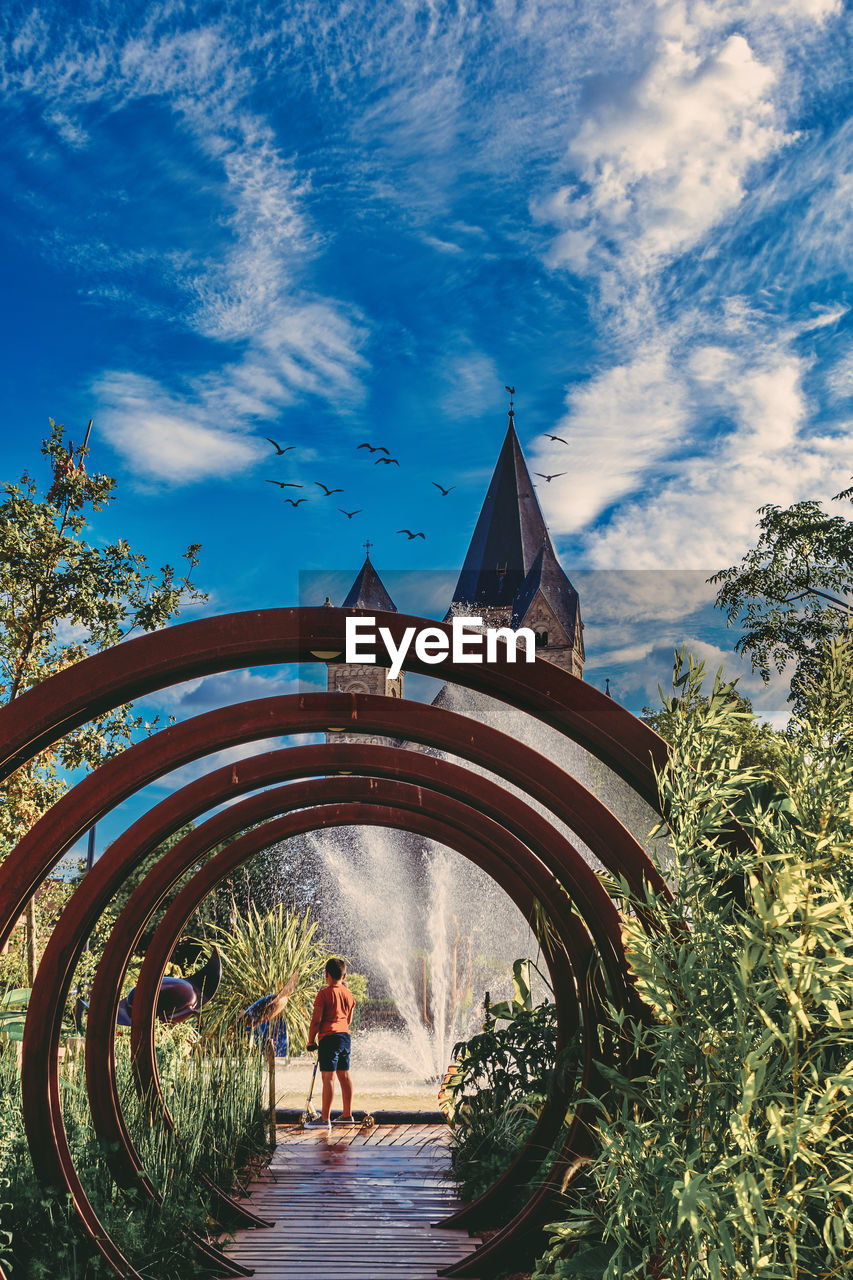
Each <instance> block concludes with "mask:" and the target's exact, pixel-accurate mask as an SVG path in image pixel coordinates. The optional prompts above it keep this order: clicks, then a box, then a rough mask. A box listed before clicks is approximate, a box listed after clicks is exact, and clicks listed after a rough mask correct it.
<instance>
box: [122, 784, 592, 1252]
mask: <svg viewBox="0 0 853 1280" xmlns="http://www.w3.org/2000/svg"><path fill="white" fill-rule="evenodd" d="M365 784H367V785H365ZM308 785H309V786H312V787H313V786H316V787H317V788H318V790H319V789H320V788H323V789H324V790H326V791H327V793H328V794H330V795H331V794H334V793H335V792H337V793H338V794H341V795H346V794H347V793H350V794H353V793H354V794H359V792H361V795H360V796H359V800H358V801H357V802H356V803H355V804H352V803H350V804H337V805H335V804H333V805H331V810H330V813H329V815H328V817H326V819H325V821H322V822H321V823H318V822H317V818H316V817H315V818H314V819H313V825H314V827H315V828H316V827H317V826H318V825H335V826H337V825H355V824H359V825H365V824H369V825H381V826H391V827H396V828H400V829H404V830H414V831H416V832H417V833H418V834H420V835H426V836H429V837H431V838H433V839H437V840H440V841H442V842H443V843H445V844H448V845H450V846H451V847H454V848H456V849H457V850H458V851H459V852H462V853H464V854H465V855H466V856H467V857H469V858H472V859H473V860H474V861H476V862H478V863H479V864H480V865H482V866H483V867H484V869H485V870H487V871H488V873H489V874H490V875H492V876H493V877H494V878H495V879H496V881H497V883H499V884H501V885H502V887H503V888H504V889H505V890H506V891H507V892H509V893H510V896H511V897H512V898H513V900H514V901H516V903H517V904H518V905H521V906H524V905H526V904H530V903H531V901H532V897H533V896H534V895H535V896H536V897H537V898H538V899H539V900H540V901H541V902H542V903H543V905H544V906H545V909H546V912H547V914H548V915H549V916H550V917H551V918H552V919H553V921H554V924H555V927H556V929H557V932H558V934H559V935H560V937H561V939H562V938H563V937H565V938H566V939H567V940H568V945H569V949H570V950H571V951H572V952H574V950H575V948H574V946H573V931H574V933H575V936H577V928H576V926H577V923H578V922H577V921H576V919H573V913H572V912H571V910H570V908H569V903H568V900H567V899H565V898H564V897H563V895H562V893H561V891H560V889H559V887H558V886H557V884H556V882H555V881H553V880H552V879H551V877H550V876H549V875H548V873H547V872H546V873H545V874H544V875H543V870H544V869H543V868H542V867H541V865H540V866H539V867H537V866H536V861H535V859H534V860H533V861H532V863H531V861H530V855H529V853H527V851H526V850H525V847H524V846H523V845H522V843H521V842H520V841H518V840H517V839H516V837H515V836H513V835H511V833H509V832H508V831H506V829H505V828H503V827H502V826H501V825H500V824H499V823H495V822H492V820H491V819H484V818H483V816H482V815H481V814H480V813H479V812H478V811H477V810H476V809H473V808H471V807H469V806H468V805H466V804H464V803H462V802H460V801H458V800H456V799H453V798H451V797H444V796H436V797H433V798H431V799H429V800H428V802H427V804H428V812H426V813H425V812H424V801H423V797H422V789H421V788H419V787H413V786H411V785H410V784H406V783H398V782H389V781H384V780H379V781H374V780H373V779H365V780H362V779H357V778H338V779H324V780H323V782H322V783H312V784H308ZM338 788H339V789H340V790H339V791H338ZM407 793H408V795H407ZM385 795H388V796H389V797H390V796H393V800H392V803H393V804H394V805H395V806H399V807H400V808H401V809H402V808H403V806H405V807H406V808H407V809H408V808H409V806H411V810H410V812H409V814H408V815H407V814H405V813H403V814H402V816H401V814H399V813H397V812H396V810H395V809H389V808H388V807H387V806H386V805H385V804H383V803H382V797H383V796H385ZM371 810H373V812H371ZM436 812H438V813H439V814H440V815H441V816H440V817H439V818H438V819H437V818H436V817H435V816H433V815H434V814H435V813H436ZM301 816H302V815H301V814H299V813H296V814H293V815H291V816H290V817H289V818H283V819H278V820H276V821H273V822H271V823H270V824H269V826H268V833H269V834H271V833H272V832H273V831H275V832H276V835H277V838H279V837H280V836H281V834H282V833H283V832H285V831H286V830H287V829H288V825H289V824H291V823H292V824H293V826H291V827H290V829H291V830H293V829H294V828H295V829H298V824H299V819H300V817H301ZM253 834H254V833H252V835H253ZM239 843H240V842H235V844H234V845H229V846H228V847H227V848H226V849H224V850H223V851H222V852H221V853H220V854H218V855H217V856H216V858H214V859H212V860H211V862H209V863H208V864H206V866H205V867H204V868H203V869H202V871H201V872H199V873H198V875H197V876H196V877H195V878H194V880H193V881H191V882H190V883H189V884H188V885H186V886H185V887H184V889H182V890H181V893H180V894H179V895H178V897H177V898H176V899H175V901H174V903H172V904H171V906H170V907H169V909H168V911H167V912H166V914H165V916H164V918H163V920H162V922H161V924H160V925H159V926H158V929H157V931H156V932H155V935H154V938H153V939H152V941H151V943H150V945H149V947H148V949H147V953H146V959H145V961H144V962H143V968H142V971H141V972H140V977H139V984H138V986H137V997H136V999H134V1013H135V1019H134V1020H135V1023H136V1027H135V1030H136V1033H137V1035H138V1036H139V1041H140V1046H141V1048H142V1049H143V1050H144V1057H143V1059H142V1061H143V1063H144V1064H145V1071H146V1074H145V1077H144V1082H146V1083H147V1081H148V1079H152V1080H153V1079H155V1078H156V1077H154V1075H153V1072H154V1071H156V1067H155V1066H154V1064H153V1062H152V1056H151V1054H150V1053H149V1046H150V1045H151V1034H152V1023H153V1013H154V1006H155V1002H156V990H157V986H158V984H159V980H160V975H161V973H162V971H163V969H164V968H165V966H166V964H167V963H168V958H169V955H170V953H171V950H172V947H173V946H174V943H175V941H176V940H177V937H178V936H179V934H180V932H181V930H182V928H183V927H184V924H185V923H186V920H187V919H188V918H189V916H190V915H191V914H192V911H193V910H194V909H195V906H196V904H197V903H198V902H199V901H200V900H201V899H203V897H204V896H205V895H206V893H207V892H208V891H209V889H210V888H211V887H212V886H213V885H214V884H215V883H216V882H217V881H218V880H219V879H220V878H221V877H223V876H225V875H227V874H229V872H230V871H231V870H233V869H234V868H235V867H236V866H239V865H240V864H241V863H242V862H243V861H245V859H246V858H247V857H250V856H251V854H252V852H254V850H255V848H257V847H258V846H259V845H261V844H262V841H260V840H253V839H251V836H250V837H248V838H245V844H244V847H243V848H242V849H241V848H238V845H239ZM478 844H483V845H485V846H486V849H487V850H488V849H494V846H495V844H497V845H498V846H500V847H502V850H503V851H504V856H506V853H505V851H506V849H512V848H513V847H515V850H516V854H515V855H513V858H512V861H513V862H515V857H518V859H519V870H518V871H516V870H513V871H511V872H510V873H509V876H508V875H507V871H506V868H503V869H502V868H500V867H499V866H498V865H497V864H496V863H495V861H494V860H493V857H488V856H487V857H486V858H485V859H483V861H481V855H479V854H478V852H477V845H478ZM525 864H526V865H527V866H528V867H529V871H525V870H521V868H522V867H524V865H525ZM513 880H515V881H516V884H518V882H519V881H520V887H515V888H514V887H513ZM199 881H200V882H201V883H200V884H199V883H198V882H199ZM549 881H550V883H549ZM580 941H581V946H582V945H583V943H582V940H580ZM580 959H581V957H580V956H578V957H577V960H576V963H579V961H580ZM557 985H559V982H558V984H557ZM564 995H565V993H564V992H561V994H560V997H559V998H560V1006H561V1007H560V1012H561V1013H562V1012H563V1010H564V1009H565V1004H564V1002H563V1001H564ZM571 996H572V1000H573V1001H574V999H575V998H576V995H575V989H574V984H572V990H571ZM581 998H582V1003H583V1013H584V1018H585V1025H584V1064H583V1076H582V1081H581V1089H582V1091H584V1092H586V1091H587V1090H588V1086H589V1083H590V1079H591V1075H592V1072H593V1070H594V1068H593V1062H592V1052H593V1042H594V1040H595V1037H596V1025H597V1024H596V1018H595V1014H594V1011H593V1009H592V1008H591V1006H590V1004H589V1002H588V1000H587V993H586V992H585V991H584V992H582V993H581ZM137 999H138V1000H139V1001H140V1005H139V1008H138V1010H137V1008H136V1006H137ZM573 1020H574V1019H573V1018H572V1021H573ZM143 1021H144V1023H145V1026H144V1027H142V1026H141V1025H140V1024H141V1023H142V1022H143ZM561 1021H562V1018H561ZM588 1106H589V1102H588V1093H587V1094H586V1097H585V1099H584V1100H583V1101H582V1102H581V1104H580V1106H579V1107H578V1108H577V1110H576V1113H575V1118H574V1123H573V1124H572V1126H571V1127H570V1132H569V1134H568V1135H567V1138H566V1140H565V1142H564V1144H563V1146H562V1149H561V1151H560V1153H559V1156H558V1158H557V1160H556V1161H555V1166H556V1167H552V1170H551V1172H550V1174H549V1177H548V1179H546V1183H547V1191H544V1192H543V1193H537V1195H536V1196H535V1197H534V1198H533V1200H532V1201H531V1202H530V1204H529V1205H528V1206H526V1207H525V1209H524V1210H522V1212H521V1213H519V1214H517V1215H516V1216H515V1217H514V1218H513V1219H512V1220H511V1221H510V1222H509V1223H507V1224H506V1226H504V1227H503V1228H502V1230H501V1231H500V1232H499V1233H498V1235H500V1237H501V1242H502V1247H501V1252H503V1254H504V1257H505V1256H506V1253H505V1249H506V1247H507V1245H517V1243H518V1237H519V1236H520V1235H523V1234H526V1233H527V1232H528V1231H529V1230H530V1229H531V1227H535V1226H538V1225H540V1223H541V1209H542V1207H544V1202H543V1197H544V1199H547V1200H548V1201H549V1202H550V1199H551V1195H552V1193H553V1190H554V1188H555V1187H556V1186H558V1185H559V1183H560V1181H561V1179H562V1176H563V1173H564V1172H565V1169H566V1167H567V1164H568V1162H569V1161H570V1160H571V1159H572V1158H573V1157H574V1156H576V1155H577V1154H578V1148H577V1145H576V1144H577V1139H578V1138H579V1137H581V1138H582V1137H583V1136H585V1133H586V1130H585V1127H584V1122H585V1120H586V1118H587V1117H586V1111H587V1109H588ZM561 1119H562V1117H561ZM555 1127H556V1128H557V1129H558V1130H559V1125H557V1126H555ZM554 1136H555V1135H554V1134H553V1133H552V1135H551V1137H552V1139H553V1137H554ZM544 1154H545V1153H544V1152H543V1158H544ZM543 1185H544V1184H543ZM448 1225H449V1224H448ZM494 1238H495V1239H496V1238H497V1236H496V1237H494ZM481 1256H482V1251H477V1253H476V1255H472V1256H471V1258H470V1259H467V1260H465V1261H466V1262H467V1263H469V1264H470V1265H472V1266H473V1267H474V1268H475V1271H474V1273H475V1274H479V1273H480V1258H481Z"/></svg>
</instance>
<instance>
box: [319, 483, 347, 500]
mask: <svg viewBox="0 0 853 1280" xmlns="http://www.w3.org/2000/svg"><path fill="white" fill-rule="evenodd" d="M314 483H315V484H316V486H317V488H318V489H322V490H323V497H324V498H328V497H329V496H330V495H331V494H333V493H343V489H329V488H328V487H327V486H326V485H324V484H323V481H322V480H315V481H314Z"/></svg>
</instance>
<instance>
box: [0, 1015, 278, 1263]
mask: <svg viewBox="0 0 853 1280" xmlns="http://www.w3.org/2000/svg"><path fill="white" fill-rule="evenodd" d="M158 1038H159V1043H158V1063H159V1066H160V1071H161V1079H162V1081H163V1089H164V1094H165V1096H166V1100H167V1103H168V1105H169V1109H170V1112H171V1114H172V1117H173V1120H174V1124H175V1129H174V1132H173V1133H172V1132H170V1131H169V1130H168V1129H167V1127H166V1126H165V1125H163V1124H162V1123H160V1122H159V1121H157V1120H156V1119H155V1121H154V1122H153V1123H152V1120H151V1116H150V1109H149V1107H147V1106H146V1105H145V1102H144V1100H140V1099H139V1098H138V1097H137V1094H136V1092H135V1090H134V1088H133V1084H132V1081H131V1073H130V1064H129V1060H128V1038H127V1037H120V1039H119V1040H118V1042H117V1045H116V1050H117V1054H116V1067H117V1075H118V1082H119V1089H120V1093H121V1097H122V1101H123V1106H124V1109H125V1116H126V1118H127V1121H128V1126H129V1129H130V1132H131V1135H132V1137H133V1139H134V1141H135V1143H136V1145H137V1147H138V1149H139V1152H140V1155H141V1156H142V1159H143V1163H144V1165H145V1168H146V1171H147V1172H148V1173H149V1174H150V1176H151V1178H152V1181H153V1182H154V1185H155V1186H156V1187H157V1190H158V1191H159V1192H160V1194H161V1195H162V1196H163V1204H162V1206H152V1205H147V1204H139V1203H134V1202H133V1201H132V1200H130V1199H129V1198H128V1197H127V1196H126V1195H125V1194H124V1193H123V1192H121V1191H120V1190H119V1189H118V1188H117V1187H116V1185H115V1183H114V1182H113V1179H112V1177H111V1175H110V1172H109V1169H108V1166H107V1163H106V1160H105V1159H104V1154H103V1152H102V1151H101V1149H100V1148H99V1145H98V1143H97V1141H96V1139H95V1135H94V1133H93V1130H92V1126H91V1121H90V1119H89V1111H88V1103H87V1099H86V1090H85V1075H84V1071H83V1068H82V1064H81V1063H79V1062H75V1063H73V1064H69V1065H67V1066H66V1065H65V1064H63V1071H62V1078H61V1083H62V1098H63V1114H64V1117H65V1125H66V1130H67V1132H68V1138H69V1143H70V1146H71V1150H72V1153H73V1155H74V1160H75V1164H76V1167H77V1169H78V1171H79V1173H80V1175H81V1179H82V1181H83V1183H84V1186H85V1187H86V1191H87V1194H88V1196H89V1198H90V1199H91V1201H92V1203H93V1205H94V1207H95V1209H96V1212H97V1213H98V1216H99V1217H100V1219H101V1221H102V1222H103V1224H104V1226H105V1227H106V1228H107V1230H108V1231H109V1233H110V1235H111V1236H112V1238H113V1239H114V1241H115V1242H116V1244H117V1245H118V1247H119V1248H120V1249H121V1250H122V1252H123V1253H124V1254H125V1256H126V1257H127V1258H128V1259H129V1260H130V1261H131V1262H132V1263H133V1265H134V1267H136V1269H137V1270H138V1271H139V1272H140V1274H142V1275H143V1276H145V1277H146V1278H149V1277H150V1280H189V1278H190V1277H196V1276H199V1275H201V1274H203V1272H202V1270H201V1269H200V1267H199V1263H198V1258H197V1254H196V1251H195V1249H194V1247H193V1246H192V1245H191V1244H190V1243H189V1242H188V1241H187V1240H186V1238H185V1237H184V1235H183V1229H184V1228H186V1227H190V1228H194V1229H195V1230H196V1231H198V1232H201V1233H205V1232H213V1233H217V1229H216V1227H215V1224H214V1223H213V1222H212V1220H211V1217H210V1207H209V1203H208V1199H207V1196H206V1194H205V1192H204V1188H203V1187H201V1186H200V1185H199V1181H198V1176H199V1174H200V1172H202V1171H203V1172H205V1173H207V1174H208V1175H209V1176H210V1177H211V1178H212V1179H213V1180H214V1181H215V1182H218V1183H219V1185H221V1186H224V1187H225V1188H226V1189H227V1188H229V1187H231V1186H232V1185H233V1183H234V1180H235V1175H236V1171H237V1170H238V1169H240V1168H241V1167H244V1166H245V1165H247V1164H248V1163H250V1162H251V1161H252V1160H253V1159H255V1158H260V1156H261V1154H262V1153H263V1152H264V1150H265V1147H264V1134H263V1110H262V1091H261V1083H262V1069H263V1058H262V1055H261V1053H260V1052H259V1051H258V1050H257V1049H256V1048H255V1047H254V1046H253V1045H252V1044H251V1043H249V1042H248V1041H247V1040H246V1039H245V1038H239V1039H235V1040H234V1041H233V1043H230V1044H229V1045H228V1047H227V1052H225V1051H223V1046H222V1045H221V1044H217V1043H216V1042H213V1041H200V1040H199V1039H198V1038H197V1036H195V1035H194V1034H193V1033H192V1032H190V1033H188V1030H187V1028H186V1027H176V1028H161V1029H160V1030H159V1032H158ZM0 1168H2V1184H3V1185H2V1189H0V1201H2V1203H0V1232H2V1233H3V1235H2V1236H0V1257H2V1261H3V1265H4V1266H5V1267H6V1268H7V1269H8V1270H9V1272H10V1275H11V1276H12V1280H95V1278H96V1277H98V1278H100V1277H102V1276H106V1275H108V1274H110V1275H111V1273H110V1272H108V1271H107V1269H106V1267H105V1266H104V1265H103V1264H102V1263H101V1262H100V1260H99V1259H98V1258H96V1257H93V1256H92V1255H91V1253H90V1251H89V1249H88V1248H87V1247H86V1245H85V1244H84V1243H83V1242H82V1240H81V1238H80V1236H79V1234H78V1231H77V1228H76V1224H75V1215H74V1214H73V1211H72V1210H71V1209H70V1207H69V1206H68V1205H67V1204H66V1203H65V1202H64V1201H63V1200H62V1199H61V1198H60V1197H58V1196H55V1195H52V1194H48V1193H45V1192H44V1191H43V1190H42V1189H41V1187H40V1186H39V1184H38V1182H37V1181H36V1179H35V1176H34V1173H33V1170H32V1164H31V1161H30V1158H29V1151H28V1149H27V1145H26V1139H25V1136H24V1132H23V1123H22V1116H21V1104H20V1081H19V1079H18V1075H17V1068H16V1064H15V1060H14V1056H13V1055H12V1054H9V1053H0Z"/></svg>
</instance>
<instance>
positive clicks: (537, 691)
mask: <svg viewBox="0 0 853 1280" xmlns="http://www.w3.org/2000/svg"><path fill="white" fill-rule="evenodd" d="M364 616H365V614H364V611H362V610H359V609H329V608H310V609H306V608H296V609H265V610H257V611H252V612H247V613H232V614H223V615H221V616H220V617H217V618H205V619H201V620H198V621H195V622H184V623H181V624H180V625H178V626H176V627H168V628H167V629H164V630H163V631H155V632H152V633H151V634H149V635H144V636H139V637H138V638H137V639H135V640H128V641H126V642H125V643H124V644H120V645H115V646H114V647H113V648H112V649H107V650H105V651H104V652H103V653H98V654H94V655H93V656H92V657H90V658H86V659H85V660H84V661H83V662H80V663H78V664H77V665H76V666H74V667H69V668H67V669H66V670H65V671H61V672H59V673H58V674H57V675H55V676H52V677H51V678H50V679H49V680H45V681H43V682H42V683H41V684H39V685H36V686H35V687H34V688H32V689H29V690H28V691H27V692H26V693H25V694H23V695H22V696H21V697H20V698H16V699H15V701H14V702H11V703H8V704H7V705H6V706H5V707H4V708H3V709H2V711H1V712H0V779H2V778H4V777H6V776H8V774H9V773H10V772H12V771H13V770H14V769H16V768H17V767H18V766H19V765H20V764H23V763H24V761H25V760H27V759H29V758H31V756H33V755H35V754H36V753H37V752H38V751H40V750H42V749H43V748H44V747H47V746H49V745H50V744H51V743H52V742H55V741H56V739H57V738H59V737H62V736H63V734H66V733H68V732H69V731H70V730H71V729H73V728H76V727H77V726H78V725H80V724H85V723H86V721H87V720H91V719H92V718H93V717H94V716H96V715H99V714H100V713H102V712H104V711H108V710H109V709H111V708H112V707H116V706H120V705H121V704H122V703H124V702H128V701H130V700H131V699H133V698H137V697H140V696H141V695H142V694H145V693H151V692H152V691H153V690H155V689H162V688H165V687H166V686H168V685H170V684H176V683H178V682H179V681H181V680H188V679H190V678H192V677H194V676H203V675H209V674H211V673H212V672H215V671H231V670H233V669H234V668H235V667H255V666H265V665H269V664H281V663H287V662H314V661H316V660H317V659H318V658H319V659H320V660H323V659H325V658H326V657H329V658H334V657H337V658H341V657H343V652H344V649H345V644H346V635H345V622H346V619H347V618H352V617H364ZM369 616H370V617H375V619H376V622H377V625H381V626H382V627H385V628H387V630H388V632H389V633H390V635H391V636H392V637H393V639H394V640H395V642H396V643H397V644H399V642H400V640H401V638H402V636H403V633H404V631H405V630H406V628H407V627H414V628H415V629H417V628H418V627H424V626H429V627H439V628H442V625H443V624H441V623H436V622H434V621H433V620H432V619H429V618H418V617H410V616H408V615H406V614H400V613H382V612H380V611H375V612H373V611H371V613H370V615H369ZM443 629H444V630H445V631H446V633H447V635H448V637H449V638H452V637H451V631H450V628H449V627H448V626H444V627H443ZM508 652H509V651H507V653H508ZM515 656H516V654H515V651H512V653H511V657H512V658H513V659H514V658H515ZM377 660H378V662H380V663H381V662H382V654H381V651H380V652H378V653H377ZM405 670H406V671H416V672H420V673H421V674H423V675H428V676H431V677H432V678H433V679H435V678H438V679H444V680H448V681H450V682H451V683H453V684H459V685H462V686H463V687H465V688H470V689H474V690H476V691H478V692H480V693H486V694H488V695H489V696H490V697H493V698H497V699H498V700H499V701H501V702H508V703H510V704H511V705H513V706H515V707H518V708H519V709H520V710H522V711H527V712H529V713H530V714H531V715H533V716H536V717H537V718H538V719H540V720H543V721H545V723H546V724H550V725H551V726H552V727H553V728H555V729H557V730H559V731H560V732H561V733H564V734H566V735H567V736H568V737H570V738H573V739H574V740H575V741H577V742H579V743H580V744H581V745H582V746H584V747H586V748H587V750H589V751H591V752H592V753H593V755H595V756H597V757H598V759H599V760H602V761H604V763H605V764H607V765H608V766H609V767H610V768H611V769H613V771H614V772H615V773H617V774H619V776H620V777H621V778H623V779H624V780H625V781H626V782H628V783H629V784H630V785H631V786H632V787H633V788H634V790H636V791H637V792H639V794H640V795H642V796H643V797H644V798H645V799H646V800H647V801H648V803H649V804H650V805H651V806H652V808H654V809H657V807H658V797H657V787H656V784H655V777H654V768H653V766H657V767H660V766H662V765H663V764H664V763H665V762H666V758H667V747H666V743H665V742H664V741H663V739H662V738H659V737H658V735H657V734H656V733H654V732H653V730H651V729H650V728H649V727H648V725H646V724H644V723H643V721H642V720H638V719H637V718H636V717H635V716H632V715H631V713H630V712H628V711H626V710H625V708H624V707H621V706H620V705H619V703H617V702H615V701H614V700H613V699H612V698H608V697H607V696H606V695H605V694H603V693H601V692H600V691H599V690H598V689H595V688H594V687H593V686H592V685H589V684H586V683H584V681H583V680H581V679H579V678H578V677H577V676H572V675H569V674H568V672H566V671H562V670H561V669H560V668H559V667H556V666H554V664H553V663H552V662H547V661H545V660H544V659H542V658H537V659H536V660H535V662H531V663H526V662H525V663H518V662H515V661H509V660H508V658H507V656H506V653H504V652H501V653H499V655H498V657H497V658H496V659H495V660H494V661H492V662H488V663H481V664H476V663H475V664H472V663H470V661H467V662H453V661H451V660H449V659H448V660H446V661H444V662H442V663H440V664H438V665H435V664H432V663H429V664H428V663H424V662H422V661H421V660H420V659H419V658H418V657H417V654H415V653H414V652H413V651H412V650H410V651H409V653H408V654H407V655H406V661H405ZM344 696H346V695H344Z"/></svg>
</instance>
